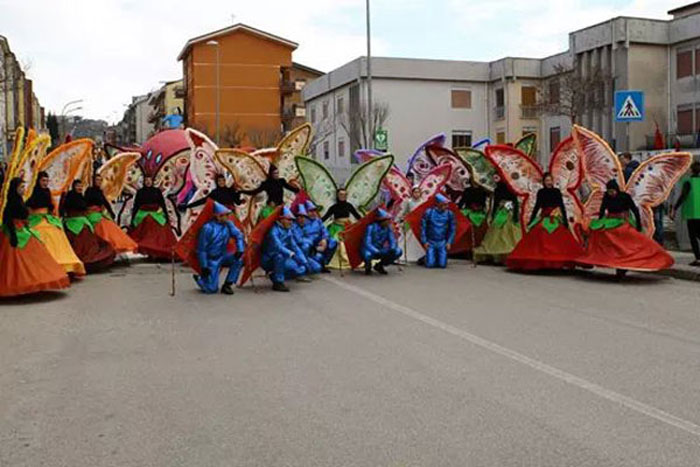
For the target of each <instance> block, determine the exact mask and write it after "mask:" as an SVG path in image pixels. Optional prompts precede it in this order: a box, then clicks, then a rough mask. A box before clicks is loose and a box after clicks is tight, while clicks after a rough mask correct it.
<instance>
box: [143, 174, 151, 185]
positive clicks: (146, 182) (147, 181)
mask: <svg viewBox="0 0 700 467" xmlns="http://www.w3.org/2000/svg"><path fill="white" fill-rule="evenodd" d="M143 186H145V187H148V188H150V187H152V186H153V177H150V176H148V175H146V176H145V177H143Z"/></svg>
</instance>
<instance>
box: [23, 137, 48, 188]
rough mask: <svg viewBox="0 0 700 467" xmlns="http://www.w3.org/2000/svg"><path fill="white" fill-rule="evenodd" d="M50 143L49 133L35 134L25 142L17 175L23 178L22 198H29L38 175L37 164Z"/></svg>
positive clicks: (43, 156) (44, 155) (44, 154)
mask: <svg viewBox="0 0 700 467" xmlns="http://www.w3.org/2000/svg"><path fill="white" fill-rule="evenodd" d="M49 144H51V137H50V136H49V135H39V136H36V137H35V138H34V139H33V140H32V141H31V142H29V143H27V145H26V146H25V148H24V151H23V152H22V156H21V157H20V160H19V164H20V165H19V166H18V168H19V172H18V175H19V176H21V177H22V180H24V184H25V186H26V189H25V190H24V199H25V200H27V199H29V196H30V195H31V193H32V189H33V187H34V184H35V183H36V178H37V176H38V175H39V170H38V168H39V165H40V164H41V162H42V161H43V160H44V158H46V149H47V148H48V147H49Z"/></svg>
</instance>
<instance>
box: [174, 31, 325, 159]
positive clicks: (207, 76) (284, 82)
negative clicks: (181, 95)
mask: <svg viewBox="0 0 700 467" xmlns="http://www.w3.org/2000/svg"><path fill="white" fill-rule="evenodd" d="M297 47H298V44H297V43H295V42H292V41H290V40H287V39H284V38H281V37H278V36H275V35H273V34H269V33H267V32H264V31H261V30H258V29H255V28H252V27H250V26H247V25H245V24H236V25H233V26H231V27H228V28H225V29H221V30H219V31H214V32H212V33H209V34H205V35H202V36H199V37H195V38H193V39H190V40H189V41H188V42H187V44H185V47H184V48H183V50H182V52H181V53H180V55H179V56H178V60H182V62H183V76H184V80H183V84H184V87H185V122H186V125H187V126H191V127H193V128H198V129H201V130H203V131H205V132H206V133H207V134H208V135H210V136H211V137H212V138H213V139H216V135H217V128H216V115H217V99H218V101H219V139H220V141H219V144H220V145H235V144H241V145H254V146H258V147H260V146H265V145H270V144H274V142H275V141H276V140H277V139H278V138H279V137H280V136H281V135H282V134H283V133H284V132H286V131H289V130H290V129H292V128H293V127H295V126H296V125H299V124H301V123H303V122H304V121H305V120H306V119H305V116H306V113H305V109H304V103H303V99H302V98H301V90H302V89H303V87H304V85H305V83H306V82H307V81H311V80H313V79H315V78H317V77H319V76H321V75H322V74H323V73H322V72H320V71H317V70H314V69H312V68H309V67H305V66H303V65H299V64H295V63H294V62H293V61H292V52H294V50H295V49H296V48H297ZM217 72H218V79H217ZM217 84H218V86H217Z"/></svg>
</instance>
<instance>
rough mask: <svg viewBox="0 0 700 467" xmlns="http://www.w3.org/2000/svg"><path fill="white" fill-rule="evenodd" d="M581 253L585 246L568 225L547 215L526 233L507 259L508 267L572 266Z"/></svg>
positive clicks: (548, 267) (549, 267)
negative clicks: (579, 241) (582, 245)
mask: <svg viewBox="0 0 700 467" xmlns="http://www.w3.org/2000/svg"><path fill="white" fill-rule="evenodd" d="M582 254H583V248H582V247H581V245H580V244H579V243H578V241H577V240H576V238H575V237H574V235H573V234H572V233H571V231H570V230H569V229H568V228H567V227H565V226H564V225H563V224H561V223H560V222H558V221H554V222H553V221H552V220H550V219H549V218H544V219H542V220H539V221H538V222H537V223H536V224H535V225H534V226H533V227H532V228H531V229H530V231H529V232H527V233H526V234H525V235H523V238H522V239H521V240H520V242H519V243H518V245H517V246H516V247H515V249H514V250H513V251H512V252H511V254H510V255H508V258H506V266H507V267H508V268H510V269H520V270H538V269H565V268H573V267H574V266H575V264H576V260H577V259H578V258H579V257H581V255H582Z"/></svg>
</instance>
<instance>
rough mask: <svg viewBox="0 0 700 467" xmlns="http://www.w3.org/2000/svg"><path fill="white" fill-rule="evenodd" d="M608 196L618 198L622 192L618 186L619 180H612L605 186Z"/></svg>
mask: <svg viewBox="0 0 700 467" xmlns="http://www.w3.org/2000/svg"><path fill="white" fill-rule="evenodd" d="M605 188H606V190H607V194H608V196H613V197H614V196H617V194H618V193H619V192H620V185H618V184H617V180H610V181H609V182H608V183H606V184H605Z"/></svg>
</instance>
